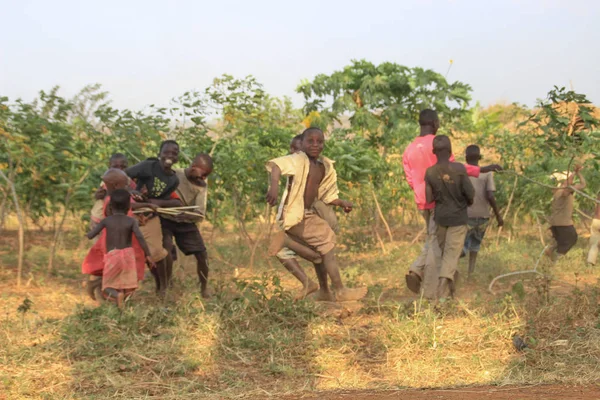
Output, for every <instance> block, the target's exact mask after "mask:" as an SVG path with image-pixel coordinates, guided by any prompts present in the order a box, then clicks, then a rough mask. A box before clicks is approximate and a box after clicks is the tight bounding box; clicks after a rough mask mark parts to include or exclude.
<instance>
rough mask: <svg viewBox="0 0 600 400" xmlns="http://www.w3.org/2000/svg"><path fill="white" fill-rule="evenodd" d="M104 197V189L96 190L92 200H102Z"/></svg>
mask: <svg viewBox="0 0 600 400" xmlns="http://www.w3.org/2000/svg"><path fill="white" fill-rule="evenodd" d="M105 197H106V189H105V188H103V187H101V188H99V189H98V190H96V193H94V198H95V199H96V200H104V198H105Z"/></svg>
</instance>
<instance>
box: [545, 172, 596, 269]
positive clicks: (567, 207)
mask: <svg viewBox="0 0 600 400" xmlns="http://www.w3.org/2000/svg"><path fill="white" fill-rule="evenodd" d="M582 169H583V166H582V165H576V166H575V168H573V173H572V174H569V176H567V177H566V179H564V180H563V181H562V182H560V183H559V187H558V189H554V193H553V195H552V211H551V214H550V219H549V222H550V231H551V232H552V238H553V241H552V244H550V246H549V247H548V248H547V249H546V255H547V256H548V257H550V259H551V260H552V261H557V260H558V259H559V258H560V257H561V256H564V255H565V254H567V253H568V252H569V250H571V248H572V247H573V246H574V245H575V243H577V231H576V230H575V226H573V205H574V201H575V196H574V193H575V192H574V190H573V188H574V189H576V190H583V189H584V188H585V186H586V183H585V178H584V177H583V175H582V174H581V170H582ZM575 176H577V177H578V178H579V183H578V184H576V185H574V184H573V183H574V181H575ZM563 177H564V175H563Z"/></svg>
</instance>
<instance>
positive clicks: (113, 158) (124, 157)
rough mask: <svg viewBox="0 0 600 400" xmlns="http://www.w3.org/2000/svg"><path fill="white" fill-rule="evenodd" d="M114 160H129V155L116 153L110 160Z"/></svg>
mask: <svg viewBox="0 0 600 400" xmlns="http://www.w3.org/2000/svg"><path fill="white" fill-rule="evenodd" d="M114 160H127V156H126V155H125V154H123V153H115V154H113V155H112V156H110V160H108V161H109V162H112V161H114Z"/></svg>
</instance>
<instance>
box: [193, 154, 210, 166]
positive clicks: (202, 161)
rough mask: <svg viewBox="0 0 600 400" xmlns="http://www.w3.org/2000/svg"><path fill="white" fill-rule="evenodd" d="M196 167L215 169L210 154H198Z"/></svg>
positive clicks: (195, 158)
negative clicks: (202, 166)
mask: <svg viewBox="0 0 600 400" xmlns="http://www.w3.org/2000/svg"><path fill="white" fill-rule="evenodd" d="M193 164H194V165H205V166H207V167H209V168H210V169H212V168H213V159H212V157H211V156H210V154H206V153H198V154H196V157H194V162H193Z"/></svg>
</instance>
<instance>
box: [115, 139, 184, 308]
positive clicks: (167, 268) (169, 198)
mask: <svg viewBox="0 0 600 400" xmlns="http://www.w3.org/2000/svg"><path fill="white" fill-rule="evenodd" d="M178 159H179V145H178V144H177V142H176V141H174V140H165V141H164V142H162V143H161V145H160V150H159V155H158V158H151V159H148V160H146V161H142V162H141V163H139V164H136V165H134V166H133V167H129V168H127V169H126V170H125V173H126V174H127V175H128V176H129V177H130V178H131V179H135V180H136V181H137V187H136V188H137V190H138V191H139V192H141V193H145V196H146V197H147V200H146V201H147V202H148V203H151V204H154V205H155V206H156V207H162V208H167V207H177V206H181V201H180V200H179V198H178V197H177V194H176V193H175V190H176V189H177V186H178V185H179V178H177V175H176V174H175V171H174V170H173V169H172V167H173V165H174V164H175V163H177V161H178ZM147 217H148V219H147V220H146V221H145V224H144V225H142V226H141V227H140V230H141V231H142V234H143V235H144V239H146V243H148V248H149V249H150V257H151V258H152V261H153V262H155V263H156V268H155V269H152V270H151V272H152V275H153V276H154V280H155V281H156V291H157V293H158V294H159V295H160V296H161V297H162V296H164V295H165V294H166V291H167V287H168V285H169V282H170V280H171V275H172V273H173V260H172V258H171V254H170V253H169V252H168V251H167V250H166V249H165V247H164V244H163V234H162V228H161V224H160V218H159V217H158V215H157V214H156V213H150V215H148V216H147Z"/></svg>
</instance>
